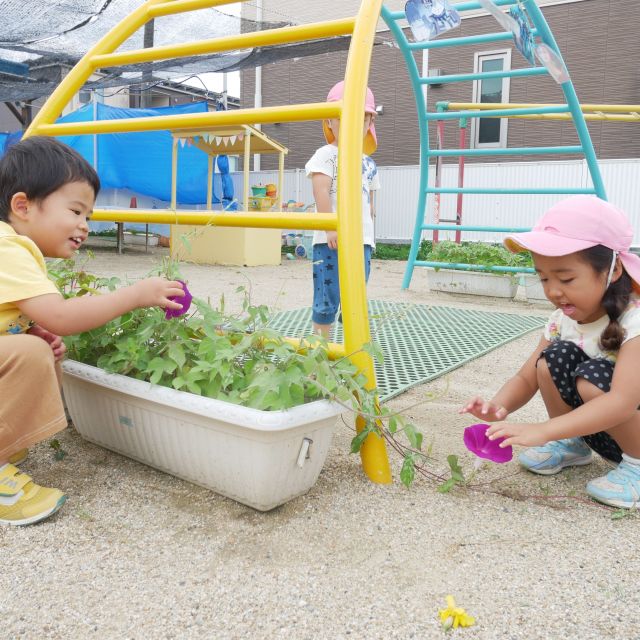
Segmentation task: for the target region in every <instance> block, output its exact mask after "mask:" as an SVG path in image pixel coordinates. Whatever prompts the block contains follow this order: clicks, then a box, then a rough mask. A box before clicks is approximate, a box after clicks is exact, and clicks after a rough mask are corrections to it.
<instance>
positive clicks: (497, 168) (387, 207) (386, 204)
mask: <svg viewBox="0 0 640 640" xmlns="http://www.w3.org/2000/svg"><path fill="white" fill-rule="evenodd" d="M600 169H601V171H602V177H603V180H604V184H605V187H606V189H607V196H608V198H609V200H610V202H612V203H614V204H615V205H617V206H618V207H620V208H621V209H623V210H624V211H626V212H627V214H628V215H629V217H630V219H631V224H632V226H633V228H634V230H635V237H634V241H633V243H634V244H636V245H640V159H630V160H603V161H601V162H600ZM379 171H380V183H381V185H382V188H381V189H380V192H379V195H378V200H377V202H378V205H377V216H376V238H377V240H378V241H380V242H406V243H408V242H410V241H411V238H412V237H413V228H414V225H415V217H416V202H417V195H418V183H419V178H420V176H419V167H418V166H417V165H415V166H413V165H412V166H401V167H379ZM457 176H458V166H457V164H449V165H445V166H444V171H443V178H442V186H443V187H456V186H457ZM433 177H434V171H430V183H431V184H433ZM277 178H278V175H277V171H262V172H252V173H251V178H250V184H258V183H262V184H268V183H270V182H273V183H277V181H278V180H277ZM232 179H233V182H234V188H235V193H236V194H239V197H240V198H241V197H242V174H241V173H234V174H232ZM464 186H466V187H472V186H475V187H498V188H499V187H508V186H511V187H516V188H526V187H531V188H536V187H537V188H543V187H546V188H550V187H588V186H591V181H590V178H589V172H588V170H587V166H586V163H585V162H584V161H583V160H566V161H560V162H503V163H483V164H467V165H466V166H465V175H464ZM131 195H134V194H132V193H131V192H128V191H124V190H121V191H117V192H115V191H113V190H105V192H104V193H101V194H100V198H99V205H100V206H112V207H113V206H124V207H128V206H129V200H130V197H131ZM283 196H284V199H285V201H286V200H295V201H296V202H304V203H305V204H311V203H312V202H313V192H312V189H311V180H309V179H308V178H307V177H306V176H305V174H304V170H302V169H293V170H288V171H285V175H284V188H283ZM563 197H564V196H562V195H524V196H522V195H474V194H469V195H465V196H464V200H463V206H462V222H463V224H467V225H473V226H485V227H489V226H491V227H530V226H533V224H534V222H535V221H536V219H537V218H538V217H539V216H540V214H541V213H542V212H543V211H544V210H545V209H546V208H548V207H550V206H551V205H552V204H553V203H554V202H557V201H558V200H560V199H562V198H563ZM138 206H139V207H144V208H151V207H155V208H158V209H164V208H166V207H167V206H168V203H165V202H161V201H158V200H153V199H152V198H149V197H146V196H138ZM455 207H456V196H455V195H443V196H442V199H441V213H440V217H441V218H445V219H451V218H454V217H455ZM191 208H192V207H191ZM196 208H198V209H202V208H204V207H196ZM426 218H427V220H428V222H432V221H433V197H432V196H431V195H430V197H429V199H428V201H427V215H426ZM97 224H100V223H97ZM104 224H105V225H108V223H104ZM453 236H454V232H441V233H440V237H441V238H453ZM423 237H431V232H430V231H425V232H424V234H423ZM499 238H500V235H499V234H496V233H490V232H464V233H463V239H467V240H482V241H489V242H491V241H493V242H496V241H499Z"/></svg>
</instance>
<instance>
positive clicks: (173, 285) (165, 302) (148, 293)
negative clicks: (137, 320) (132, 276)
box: [132, 277, 184, 309]
mask: <svg viewBox="0 0 640 640" xmlns="http://www.w3.org/2000/svg"><path fill="white" fill-rule="evenodd" d="M132 288H133V289H135V291H136V295H137V297H138V305H137V306H138V307H139V308H142V307H161V308H162V309H182V305H181V304H180V303H179V302H176V301H175V300H169V298H170V297H175V296H177V297H179V298H182V297H184V289H183V288H182V284H180V283H179V282H178V281H177V280H167V279H166V278H159V277H155V278H145V279H144V280H140V281H139V282H136V283H135V284H134V285H132Z"/></svg>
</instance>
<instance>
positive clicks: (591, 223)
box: [504, 195, 640, 291]
mask: <svg viewBox="0 0 640 640" xmlns="http://www.w3.org/2000/svg"><path fill="white" fill-rule="evenodd" d="M632 240H633V229H632V227H631V224H630V223H629V220H628V218H627V216H626V215H625V214H624V213H623V212H622V211H621V210H620V209H618V208H617V207H614V206H613V205H612V204H609V203H608V202H605V201H604V200H600V198H596V197H595V196H587V195H580V196H571V197H570V198H567V199H566V200H562V201H561V202H558V203H557V204H555V205H553V207H551V209H549V210H548V211H547V212H546V213H545V214H544V215H543V216H542V218H540V220H538V222H537V223H536V225H535V227H533V229H532V230H531V231H528V232H527V233H516V234H513V235H510V236H507V237H506V238H505V239H504V245H505V247H507V249H509V251H512V252H513V253H519V252H521V251H532V252H533V253H539V254H540V255H541V256H566V255H568V254H570V253H576V252H577V251H582V250H583V249H588V248H589V247H595V246H596V245H598V244H601V245H604V246H605V247H608V248H609V249H612V250H613V251H616V252H617V253H618V256H619V258H620V261H621V262H622V265H623V266H624V268H625V271H626V272H627V273H628V274H629V276H631V279H632V280H633V281H634V288H635V289H636V290H638V291H640V257H638V256H637V255H635V254H634V253H631V252H630V251H629V248H630V247H631V241H632Z"/></svg>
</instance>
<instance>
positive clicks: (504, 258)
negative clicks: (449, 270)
mask: <svg viewBox="0 0 640 640" xmlns="http://www.w3.org/2000/svg"><path fill="white" fill-rule="evenodd" d="M426 260H428V261H429V262H448V263H457V264H474V265H478V266H479V267H482V266H484V267H532V266H533V262H532V260H531V255H530V254H529V253H527V252H525V253H511V252H510V251H508V250H507V249H506V248H505V247H504V246H502V245H501V244H488V243H484V242H462V243H461V244H457V243H456V242H453V241H451V240H443V241H442V242H438V243H437V244H436V245H435V246H434V247H433V248H432V249H431V251H430V252H429V253H428V255H427V258H426ZM478 271H482V269H481V268H480V269H478Z"/></svg>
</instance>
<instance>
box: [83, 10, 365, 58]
mask: <svg viewBox="0 0 640 640" xmlns="http://www.w3.org/2000/svg"><path fill="white" fill-rule="evenodd" d="M354 24H355V18H347V19H344V20H331V21H329V22H316V23H313V24H303V25H296V26H295V27H283V28H281V29H271V30H269V31H256V32H254V33H243V34H240V35H233V36H226V37H223V38H215V39H212V40H200V41H198V42H186V43H184V44H173V45H167V46H164V47H153V48H152V49H135V50H134V51H122V52H121V53H109V54H104V55H99V56H94V57H93V58H91V60H90V63H91V65H92V66H93V68H94V69H100V68H104V67H115V66H121V65H127V64H137V63H140V62H151V61H153V60H167V59H169V58H183V57H186V56H197V55H202V54H205V53H217V52H220V51H233V50H238V49H250V48H253V47H268V46H271V45H277V44H286V43H290V42H305V41H307V40H319V39H321V38H330V37H332V36H344V35H349V34H351V33H352V32H353V28H354Z"/></svg>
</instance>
